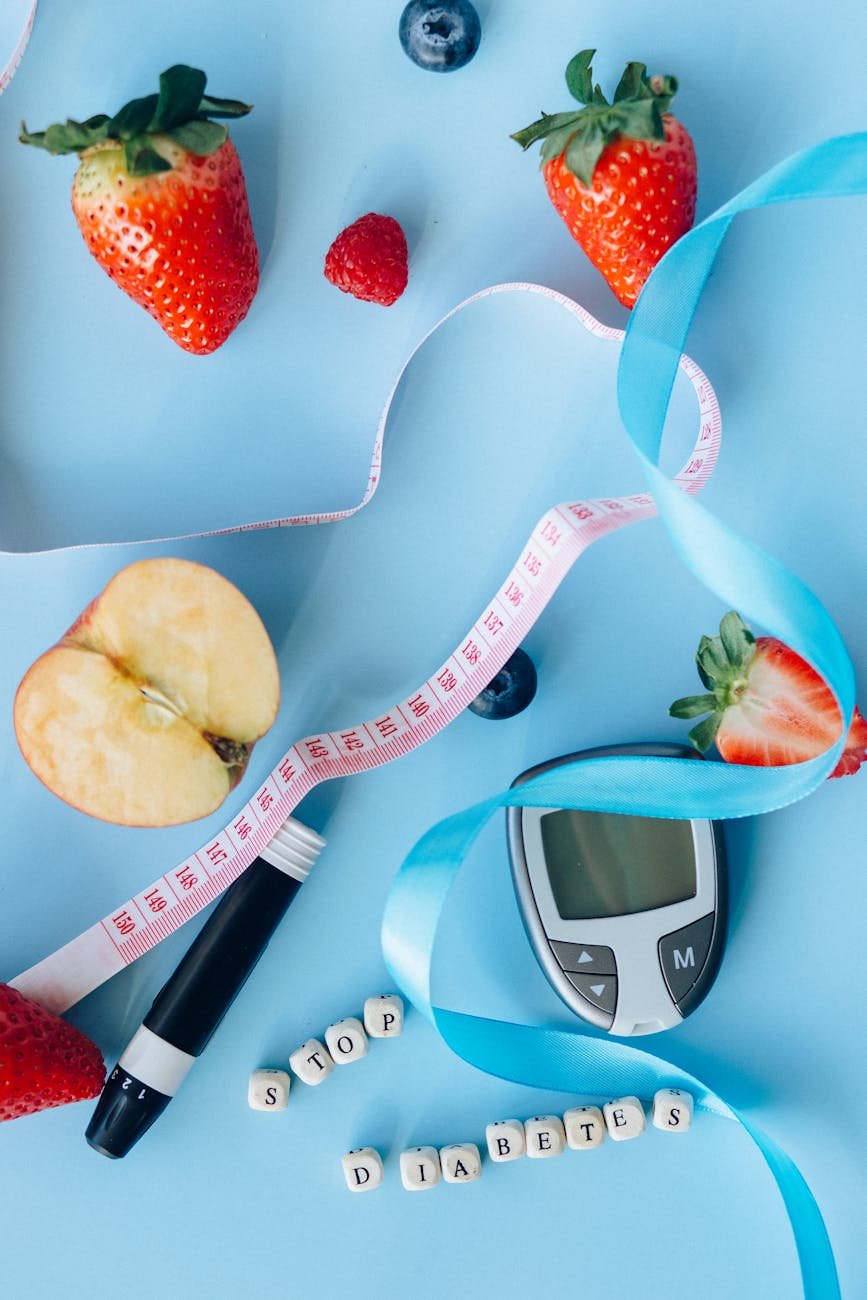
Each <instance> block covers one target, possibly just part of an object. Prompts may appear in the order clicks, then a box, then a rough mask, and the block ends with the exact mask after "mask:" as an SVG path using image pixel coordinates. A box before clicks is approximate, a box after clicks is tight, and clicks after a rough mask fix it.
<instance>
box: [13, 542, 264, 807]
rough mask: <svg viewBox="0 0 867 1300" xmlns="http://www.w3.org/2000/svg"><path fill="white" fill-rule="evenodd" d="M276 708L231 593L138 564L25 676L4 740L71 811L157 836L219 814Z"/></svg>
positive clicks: (166, 562)
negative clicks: (12, 739)
mask: <svg viewBox="0 0 867 1300" xmlns="http://www.w3.org/2000/svg"><path fill="white" fill-rule="evenodd" d="M278 704H279V676H278V671H277V663H276V659H275V657H274V651H273V648H272V646H271V643H270V641H269V639H268V635H267V633H266V631H265V629H264V627H263V626H262V623H261V620H260V619H259V616H258V615H257V613H256V611H255V610H254V609H253V607H252V605H250V604H249V602H248V601H247V600H246V598H245V597H244V596H243V595H242V594H241V592H239V591H238V590H237V588H236V587H234V586H233V585H232V584H231V583H230V582H228V581H227V580H226V579H225V578H222V577H221V576H220V575H219V574H217V573H215V572H214V571H213V570H212V569H208V568H206V567H205V566H203V565H199V564H193V563H190V562H189V561H186V560H176V559H157V560H143V561H140V562H139V563H137V564H133V565H130V566H129V567H128V568H126V569H123V570H121V572H120V573H119V574H117V575H116V576H115V577H114V578H113V579H112V580H111V582H109V584H108V586H107V587H106V588H105V591H104V592H103V593H102V594H101V595H100V596H98V597H97V598H96V600H94V601H93V602H92V603H91V605H89V606H88V608H87V609H86V610H85V611H84V613H83V614H82V615H81V617H80V618H79V619H78V620H77V621H76V622H75V624H74V625H73V626H72V628H70V630H69V632H68V633H67V634H66V636H64V637H63V638H62V640H61V641H60V643H59V644H58V645H57V646H55V647H54V648H53V649H51V650H48V651H47V652H46V653H45V654H44V655H42V657H41V658H40V659H38V660H37V661H36V663H35V664H34V665H33V666H32V668H31V669H30V670H29V672H28V673H27V674H26V675H25V677H24V679H23V681H22V682H21V685H20V686H19V688H18V693H17V695H16V698H15V731H16V735H17V737H18V743H19V745H20V747H21V751H22V753H23V754H24V757H25V759H26V760H27V762H28V763H29V765H30V767H31V768H32V770H33V771H34V773H35V774H36V775H37V776H38V777H39V779H40V780H41V781H43V782H44V783H45V785H46V786H48V788H49V789H50V790H52V791H53V792H54V793H55V794H57V795H58V796H59V797H60V798H61V799H64V800H65V801H66V802H67V803H70V804H72V805H73V807H76V808H78V809H80V810H81V811H83V812H86V813H89V814H90V815H91V816H94V817H99V818H101V819H102V820H104V821H110V822H117V823H121V824H124V825H133V826H168V825H174V824H177V823H179V822H185V821H191V820H194V819H195V818H198V817H204V816H207V815H208V813H211V812H213V811H214V810H215V809H216V808H218V807H219V805H220V804H221V803H222V802H223V800H224V799H225V797H226V795H227V794H228V793H229V791H230V790H231V789H232V788H233V786H234V785H236V784H237V782H238V780H240V778H241V776H242V775H243V772H244V769H245V768H246V765H247V761H248V759H249V755H250V751H251V750H252V747H253V743H254V741H255V740H257V739H258V738H259V737H260V736H261V735H263V734H264V732H265V731H267V730H268V728H269V726H270V725H271V723H272V722H273V721H274V718H275V716H276V713H277V707H278Z"/></svg>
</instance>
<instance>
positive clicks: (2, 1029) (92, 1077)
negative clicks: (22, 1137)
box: [0, 984, 105, 1120]
mask: <svg viewBox="0 0 867 1300" xmlns="http://www.w3.org/2000/svg"><path fill="white" fill-rule="evenodd" d="M104 1081H105V1064H104V1062H103V1059H102V1055H101V1053H100V1050H99V1048H98V1047H97V1046H96V1044H95V1043H92V1042H91V1041H90V1039H89V1038H87V1037H86V1036H85V1035H84V1034H83V1033H82V1032H81V1030H80V1029H76V1028H75V1026H74V1025H70V1024H67V1022H66V1021H65V1020H61V1019H60V1018H59V1016H55V1015H52V1014H51V1012H50V1011H45V1010H44V1008H42V1007H40V1006H39V1004H38V1003H36V1002H32V1001H31V1000H30V998H25V997H24V996H23V994H21V993H18V992H17V990H15V989H12V988H10V987H9V985H8V984H0V1120H4V1119H16V1118H17V1117H18V1116H19V1115H32V1114H33V1113H34V1112H35V1111H37V1110H47V1109H48V1107H49V1106H65V1105H66V1103H67V1102H69V1101H84V1100H85V1099H86V1098H88V1097H98V1096H99V1093H100V1091H101V1090H102V1085H103V1083H104Z"/></svg>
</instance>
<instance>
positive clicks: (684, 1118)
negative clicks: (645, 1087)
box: [653, 1088, 692, 1133]
mask: <svg viewBox="0 0 867 1300" xmlns="http://www.w3.org/2000/svg"><path fill="white" fill-rule="evenodd" d="M653 1123H654V1125H655V1127H656V1128H661V1129H663V1130H664V1131H665V1132H666V1133H685V1132H686V1130H687V1129H688V1128H689V1126H690V1124H691V1123H692V1094H691V1093H689V1092H682V1091H681V1089H680V1088H660V1090H659V1092H655V1093H654V1094H653Z"/></svg>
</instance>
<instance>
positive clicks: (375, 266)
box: [325, 212, 408, 307]
mask: <svg viewBox="0 0 867 1300" xmlns="http://www.w3.org/2000/svg"><path fill="white" fill-rule="evenodd" d="M407 260H408V259H407V249H406V236H405V235H404V233H403V231H402V230H401V228H400V225H399V224H398V222H396V221H395V219H394V217H383V216H381V215H380V214H379V213H377V212H368V213H367V215H366V216H364V217H359V218H358V220H357V221H353V223H352V225H351V226H347V227H346V229H345V230H343V231H341V233H340V234H339V235H338V236H337V238H336V239H335V241H334V243H333V244H332V245H331V247H330V248H329V250H328V252H327V254H326V255H325V278H326V280H330V281H331V283H332V284H333V285H336V286H337V288H338V289H342V291H343V292H344V293H351V294H352V295H353V297H355V298H360V299H361V301H362V302H378V303H379V304H380V305H381V306H383V307H390V306H391V304H392V303H393V302H397V300H398V298H399V297H400V295H401V294H402V293H403V291H404V289H405V288H406V281H407V274H408V272H407Z"/></svg>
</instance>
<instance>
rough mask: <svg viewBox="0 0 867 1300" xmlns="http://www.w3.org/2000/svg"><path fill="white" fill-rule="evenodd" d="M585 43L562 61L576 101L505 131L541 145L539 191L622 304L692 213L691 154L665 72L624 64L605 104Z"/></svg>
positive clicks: (628, 301) (629, 303)
mask: <svg viewBox="0 0 867 1300" xmlns="http://www.w3.org/2000/svg"><path fill="white" fill-rule="evenodd" d="M595 53H596V51H595V50H582V51H581V53H580V54H576V55H575V57H574V59H572V60H571V62H570V63H569V66H568V67H567V69H566V85H567V86H568V88H569V92H570V94H571V95H572V96H573V97H574V98H575V99H576V100H577V101H578V103H579V104H581V105H583V107H582V108H579V109H573V110H572V111H570V112H566V113H553V114H549V113H543V114H542V116H541V117H540V118H539V120H538V121H537V122H533V123H532V125H530V126H528V127H525V129H524V130H523V131H517V132H515V134H514V135H513V136H512V139H513V140H517V142H518V144H519V145H521V147H522V148H523V149H527V148H529V146H530V145H531V144H533V143H534V142H535V141H536V140H541V141H542V142H543V143H542V168H543V174H544V177H545V186H546V188H547V190H548V197H549V198H550V200H551V202H552V203H553V204H554V207H555V208H556V209H557V211H558V212H559V214H560V216H561V217H562V218H563V220H564V221H565V222H566V225H567V226H568V227H569V231H570V233H571V234H572V236H573V238H574V239H576V240H577V241H578V243H579V244H580V245H581V247H582V248H583V249H584V251H585V253H586V254H587V256H588V257H589V258H590V261H591V262H592V263H593V265H594V266H595V267H596V268H597V269H598V270H599V271H601V272H602V274H603V275H604V276H605V279H606V280H607V281H608V283H609V285H610V286H611V288H612V290H613V291H614V293H615V294H616V296H617V297H618V298H619V300H620V301H621V302H622V303H623V305H624V306H625V307H632V306H633V304H634V303H635V300H636V298H637V297H638V295H639V293H640V292H641V290H642V288H643V286H644V282H645V281H646V279H647V277H648V276H649V275H650V272H651V271H652V270H653V268H654V266H655V265H656V263H657V262H658V261H659V259H660V258H661V257H662V256H663V254H664V253H666V252H667V251H668V249H669V248H670V247H671V245H672V244H673V243H674V242H675V240H677V239H679V238H680V236H681V235H683V234H685V233H686V231H687V230H689V228H690V226H691V225H692V223H693V220H694V219H695V198H696V161H695V150H694V148H693V144H692V140H691V139H690V136H689V133H688V132H687V130H686V128H685V127H684V126H683V125H682V124H681V123H680V122H678V120H677V118H675V117H674V116H673V115H672V114H671V113H670V112H669V111H668V110H669V107H670V105H671V101H672V99H673V98H674V95H675V92H676V90H677V82H676V80H675V78H674V77H662V76H653V77H648V76H647V69H646V68H645V65H644V64H643V63H627V65H626V68H625V70H624V73H623V76H622V77H621V78H620V82H619V84H618V86H617V89H616V91H615V92H614V100H613V102H612V103H610V104H609V103H608V100H607V99H606V98H605V96H604V95H603V93H602V91H601V89H600V88H599V86H598V85H597V86H594V84H593V69H592V67H591V61H592V59H593V55H594V54H595Z"/></svg>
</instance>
